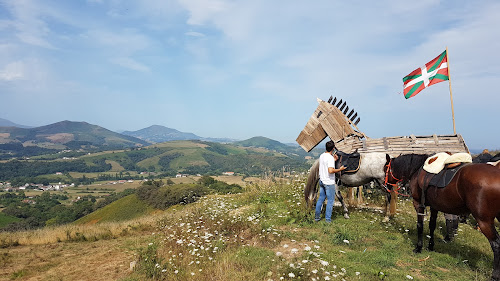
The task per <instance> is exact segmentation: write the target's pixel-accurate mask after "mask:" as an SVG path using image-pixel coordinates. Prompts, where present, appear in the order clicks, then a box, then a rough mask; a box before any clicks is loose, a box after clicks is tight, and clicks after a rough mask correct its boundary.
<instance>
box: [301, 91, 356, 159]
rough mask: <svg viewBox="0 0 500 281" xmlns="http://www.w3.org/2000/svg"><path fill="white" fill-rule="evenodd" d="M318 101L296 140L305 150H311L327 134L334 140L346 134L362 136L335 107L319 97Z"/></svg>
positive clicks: (342, 137) (344, 136)
mask: <svg viewBox="0 0 500 281" xmlns="http://www.w3.org/2000/svg"><path fill="white" fill-rule="evenodd" d="M318 103H319V105H318V107H317V108H316V110H315V111H314V113H313V114H312V116H311V118H309V121H308V122H307V124H306V126H305V127H304V129H303V130H302V131H301V132H300V134H299V136H298V137H297V140H296V141H297V143H298V144H299V145H300V146H301V147H302V148H303V149H304V150H305V151H307V152H309V151H311V150H312V149H313V148H314V147H315V146H316V145H318V143H320V142H321V141H322V140H324V139H325V138H326V137H327V136H329V137H330V139H332V140H334V141H339V140H341V139H344V138H346V137H347V136H358V137H362V136H363V134H362V133H359V132H358V131H356V130H354V128H353V127H352V122H351V120H349V119H348V118H346V116H345V115H344V114H343V113H342V112H341V111H340V110H339V109H338V108H337V107H335V106H334V105H332V104H330V103H328V102H325V101H323V100H320V99H318Z"/></svg>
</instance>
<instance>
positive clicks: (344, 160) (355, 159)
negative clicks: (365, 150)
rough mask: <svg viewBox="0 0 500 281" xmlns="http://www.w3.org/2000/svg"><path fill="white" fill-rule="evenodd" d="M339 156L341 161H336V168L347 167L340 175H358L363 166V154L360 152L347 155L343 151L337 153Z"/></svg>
mask: <svg viewBox="0 0 500 281" xmlns="http://www.w3.org/2000/svg"><path fill="white" fill-rule="evenodd" d="M337 156H338V157H339V159H337V161H335V168H337V169H338V168H339V167H341V166H344V167H346V169H345V170H343V171H342V172H341V173H340V174H341V175H342V174H346V173H356V172H357V171H358V170H359V166H360V165H361V154H359V152H358V150H357V149H356V151H354V152H353V153H345V152H342V151H337Z"/></svg>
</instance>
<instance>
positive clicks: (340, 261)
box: [134, 182, 492, 280]
mask: <svg viewBox="0 0 500 281" xmlns="http://www.w3.org/2000/svg"><path fill="white" fill-rule="evenodd" d="M302 192H303V183H302V182H295V183H293V184H287V183H286V182H278V183H268V184H263V185H253V186H249V187H247V191H246V192H245V193H243V194H238V195H231V196H210V197H205V198H204V199H202V200H200V201H198V202H197V203H195V204H191V205H190V206H185V207H181V208H180V209H178V210H177V212H176V215H175V216H174V215H170V214H169V215H167V216H166V217H164V218H163V219H162V220H160V221H159V225H158V228H159V229H158V230H159V231H158V235H157V236H156V238H155V239H153V240H152V241H150V243H149V245H147V246H146V245H145V246H144V249H143V250H142V251H141V253H140V255H139V261H138V262H139V263H138V264H139V266H138V268H137V271H136V272H135V273H134V274H135V276H142V277H147V278H149V279H154V280H199V279H202V280H283V279H286V280H293V279H302V280H487V279H488V278H489V275H490V273H491V266H492V253H491V250H490V249H489V244H488V242H487V240H486V239H485V238H484V237H483V236H482V234H481V233H479V232H478V231H477V230H475V229H474V228H472V227H471V226H469V225H461V226H460V230H459V235H458V236H457V238H456V241H455V242H453V243H444V242H443V237H444V230H443V226H444V219H443V217H442V216H440V219H439V223H438V226H439V228H438V229H437V231H436V239H437V241H436V251H435V252H427V251H424V252H423V253H421V254H414V253H413V252H412V250H413V247H414V245H415V239H416V229H415V228H416V223H415V221H416V217H415V213H414V210H413V209H412V206H411V202H410V201H407V200H403V201H400V204H399V213H398V215H397V216H396V217H395V219H393V220H392V221H390V222H388V223H386V222H383V221H382V220H383V214H382V211H381V208H379V207H377V206H370V205H365V206H363V208H356V209H354V208H351V219H349V220H346V219H344V218H343V216H342V211H341V209H340V208H339V207H335V209H334V216H333V222H332V223H331V224H327V223H325V222H320V223H316V222H314V220H313V214H312V212H313V211H312V210H309V209H308V208H306V207H305V206H304V203H303V199H302V198H303V196H302ZM427 232H428V230H427V226H426V233H427ZM139 279H140V278H139Z"/></svg>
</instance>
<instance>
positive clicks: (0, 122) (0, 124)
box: [0, 118, 31, 128]
mask: <svg viewBox="0 0 500 281" xmlns="http://www.w3.org/2000/svg"><path fill="white" fill-rule="evenodd" d="M0 127H18V128H31V127H30V126H25V125H19V124H16V123H14V122H12V121H10V120H7V119H3V118H0Z"/></svg>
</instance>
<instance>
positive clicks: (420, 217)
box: [413, 200, 425, 253]
mask: <svg viewBox="0 0 500 281" xmlns="http://www.w3.org/2000/svg"><path fill="white" fill-rule="evenodd" d="M413 206H414V207H415V210H416V211H417V246H416V247H415V249H414V250H413V252H415V253H420V252H422V245H423V241H422V239H423V234H424V211H425V207H423V206H422V207H420V203H419V202H417V201H415V200H413Z"/></svg>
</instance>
